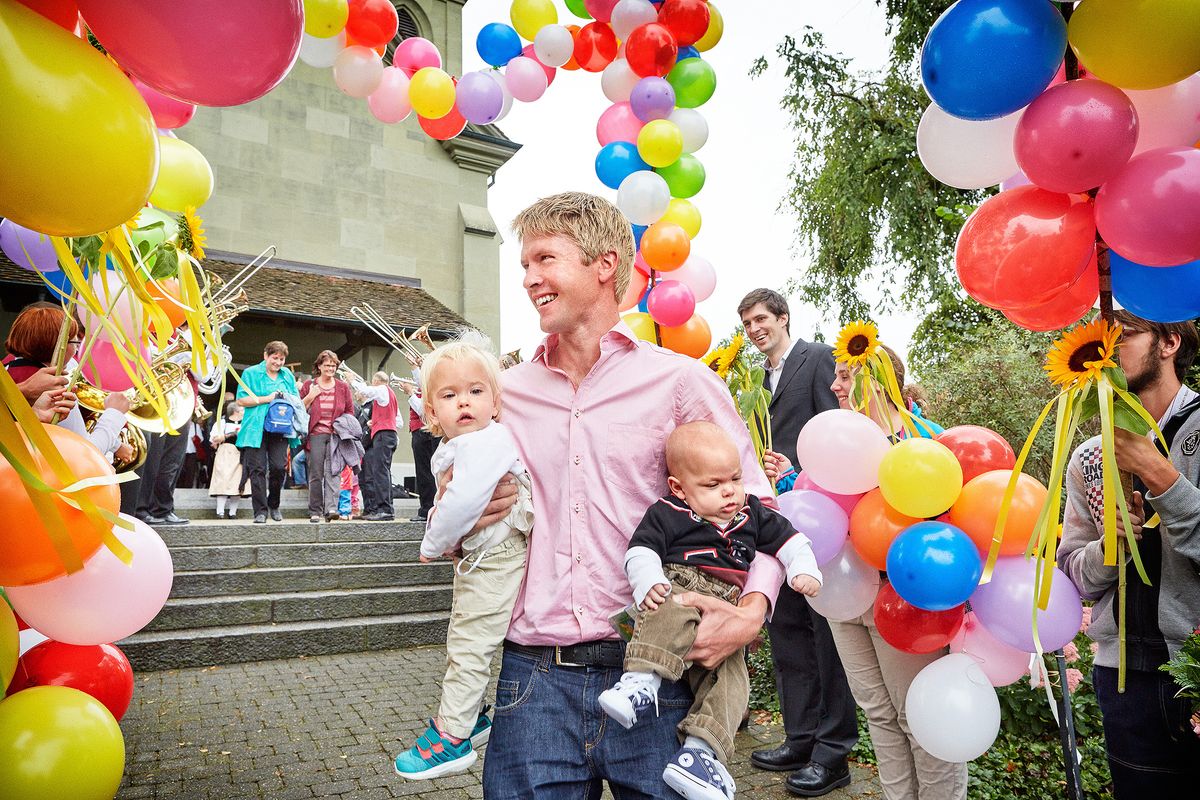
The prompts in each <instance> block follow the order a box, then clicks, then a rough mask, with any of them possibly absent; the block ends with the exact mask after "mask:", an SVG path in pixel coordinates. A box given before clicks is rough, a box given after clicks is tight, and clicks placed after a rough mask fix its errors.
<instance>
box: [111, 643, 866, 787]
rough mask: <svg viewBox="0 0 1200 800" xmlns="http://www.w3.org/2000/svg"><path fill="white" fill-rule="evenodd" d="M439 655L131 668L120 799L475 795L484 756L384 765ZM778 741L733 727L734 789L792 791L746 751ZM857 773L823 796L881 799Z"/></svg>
mask: <svg viewBox="0 0 1200 800" xmlns="http://www.w3.org/2000/svg"><path fill="white" fill-rule="evenodd" d="M444 659H445V652H444V650H442V649H441V648H436V647H427V648H419V649H412V650H389V651H377V652H371V653H355V654H348V655H333V656H316V657H311V658H295V659H288V660H282V661H263V662H258V663H252V664H231V665H226V666H219V667H204V668H197V669H184V670H169V671H166V672H149V673H143V674H140V675H137V676H136V678H135V680H136V688H135V690H134V697H133V705H131V706H130V708H129V712H128V713H127V714H126V715H125V718H124V719H123V720H122V721H121V728H122V730H123V731H124V733H125V746H126V769H125V779H124V782H123V783H122V785H121V790H120V792H119V793H118V794H117V798H118V799H119V800H133V799H134V798H179V799H180V800H291V798H312V797H337V798H346V800H350V799H351V798H353V800H381V799H382V798H393V797H405V798H428V799H429V800H432V799H433V798H438V800H459V798H481V797H483V790H482V789H481V787H480V777H481V774H482V761H481V762H480V763H479V765H477V766H476V767H475V768H473V769H472V770H471V771H470V772H468V773H466V774H463V775H455V776H451V777H447V778H442V779H438V780H434V781H417V782H407V781H403V780H401V779H399V778H397V777H396V775H395V774H394V773H393V771H392V763H391V758H392V756H393V755H394V754H395V752H396V751H397V750H398V749H399V746H400V744H401V742H407V743H411V742H412V740H413V738H414V737H416V736H417V735H419V734H420V733H421V729H423V726H424V720H426V719H427V718H428V717H429V716H430V715H431V713H432V710H433V707H434V704H435V703H436V702H437V698H438V686H437V681H438V679H439V678H440V677H441V673H442V670H443V667H444V663H445V662H444ZM781 738H782V737H781V731H780V729H779V728H778V727H777V726H770V725H767V726H761V725H753V726H751V728H750V730H748V731H746V732H744V733H742V734H740V735H739V738H738V757H737V759H736V762H735V764H734V765H733V768H732V771H733V774H734V777H735V779H736V780H737V783H738V797H739V798H743V800H746V799H749V798H753V799H754V800H768V798H770V799H771V800H774V799H775V798H785V797H788V796H789V795H787V793H786V792H784V791H783V788H782V782H783V778H784V775H783V774H781V773H768V772H761V771H758V770H755V769H753V768H752V767H751V766H750V765H749V762H748V760H747V759H748V756H749V752H750V750H752V749H754V748H755V747H758V746H760V743H764V742H766V743H773V742H775V741H778V740H779V739H781ZM483 752H484V754H485V755H486V753H487V750H486V749H485V750H484V751H483ZM853 772H854V782H853V783H852V784H851V785H850V787H849V788H848V789H845V790H839V791H837V792H834V793H832V794H830V795H827V796H828V797H830V798H833V800H845V799H846V798H865V797H881V796H882V794H881V792H880V790H879V783H878V780H877V779H876V777H875V775H874V773H873V772H871V771H870V770H869V769H866V768H858V767H854V768H853ZM605 796H606V797H608V794H607V793H606V794H605Z"/></svg>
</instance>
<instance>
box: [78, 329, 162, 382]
mask: <svg viewBox="0 0 1200 800" xmlns="http://www.w3.org/2000/svg"><path fill="white" fill-rule="evenodd" d="M137 349H138V355H139V356H140V357H141V358H142V360H143V361H144V360H147V358H148V354H147V352H146V346H145V345H144V344H142V343H140V342H139V343H138V346H137ZM130 366H133V364H132V363H131V364H130ZM82 371H83V377H84V378H86V379H87V382H88V383H90V384H92V385H93V386H96V387H98V388H100V389H103V390H104V391H106V392H123V391H125V390H126V389H132V388H133V379H132V378H130V377H129V373H127V372H126V371H125V368H124V367H122V366H121V362H120V360H118V359H117V353H116V350H115V348H114V347H113V344H112V342H110V341H107V340H104V341H98V342H96V343H95V344H94V345H92V349H91V351H90V352H89V353H88V357H87V358H86V359H84V360H83V362H82Z"/></svg>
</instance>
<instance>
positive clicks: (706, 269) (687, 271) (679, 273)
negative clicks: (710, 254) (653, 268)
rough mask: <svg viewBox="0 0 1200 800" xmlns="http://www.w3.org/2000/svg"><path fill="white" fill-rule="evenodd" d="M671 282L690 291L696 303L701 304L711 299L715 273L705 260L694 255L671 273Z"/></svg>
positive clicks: (715, 284) (715, 282) (714, 287)
mask: <svg viewBox="0 0 1200 800" xmlns="http://www.w3.org/2000/svg"><path fill="white" fill-rule="evenodd" d="M671 280H676V281H679V282H680V283H682V284H683V285H684V286H686V287H688V288H689V289H691V290H692V294H693V295H694V296H695V297H696V302H697V303H703V302H704V301H705V300H707V299H708V298H710V297H712V293H713V290H714V289H716V288H717V273H716V271H715V270H714V269H713V265H712V264H710V263H709V262H708V260H707V259H705V258H701V257H700V256H698V255H695V254H694V253H693V254H692V255H689V256H688V259H687V261H685V262H683V266H682V267H680V268H679V269H676V270H672V271H671Z"/></svg>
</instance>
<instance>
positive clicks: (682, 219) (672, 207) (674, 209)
mask: <svg viewBox="0 0 1200 800" xmlns="http://www.w3.org/2000/svg"><path fill="white" fill-rule="evenodd" d="M658 221H659V222H674V223H675V224H676V225H678V226H679V227H681V228H683V229H684V230H685V231H687V235H688V238H689V239H695V238H696V237H697V236H699V235H700V223H701V219H700V209H698V208H696V206H695V204H694V203H692V201H691V200H684V199H683V198H680V197H675V198H672V199H671V202H670V204H669V205H668V206H667V213H665V214H663V215H662V216H661V217H660V218H659V220H658Z"/></svg>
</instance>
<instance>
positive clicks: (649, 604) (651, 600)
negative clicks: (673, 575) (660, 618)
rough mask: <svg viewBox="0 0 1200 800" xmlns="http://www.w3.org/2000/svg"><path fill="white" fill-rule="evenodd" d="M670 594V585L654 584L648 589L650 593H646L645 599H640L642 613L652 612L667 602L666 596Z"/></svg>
mask: <svg viewBox="0 0 1200 800" xmlns="http://www.w3.org/2000/svg"><path fill="white" fill-rule="evenodd" d="M670 593H671V585H670V584H669V583H656V584H654V585H653V586H651V587H650V591H648V592H646V596H645V598H643V599H642V605H641V609H642V611H653V610H654V609H656V608H658V607H659V606H661V605H662V604H663V603H665V602H667V595H669V594H670Z"/></svg>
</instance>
